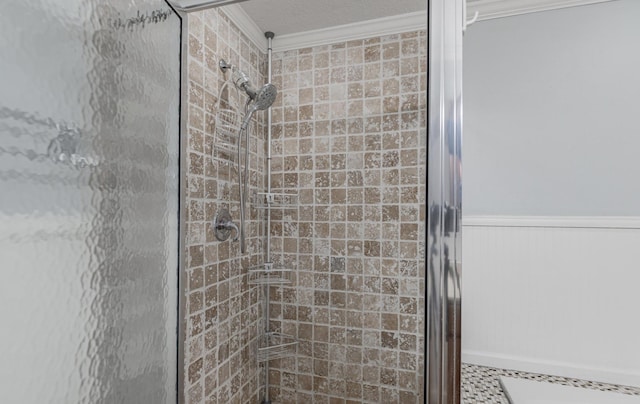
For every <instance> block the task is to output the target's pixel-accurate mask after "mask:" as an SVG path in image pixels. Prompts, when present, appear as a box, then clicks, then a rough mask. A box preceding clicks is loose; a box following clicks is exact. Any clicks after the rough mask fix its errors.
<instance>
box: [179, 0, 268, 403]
mask: <svg viewBox="0 0 640 404" xmlns="http://www.w3.org/2000/svg"><path fill="white" fill-rule="evenodd" d="M188 27H189V43H188V52H189V55H188V66H187V69H188V78H189V85H188V94H189V100H188V102H189V117H188V150H187V156H186V158H188V174H187V181H186V186H187V187H188V198H187V201H186V205H187V206H186V209H187V242H186V244H187V245H186V249H187V251H186V252H185V253H186V254H187V271H188V284H187V285H186V286H185V287H186V288H187V292H186V293H187V302H186V312H187V315H188V319H187V324H186V326H187V330H186V346H185V357H186V358H185V362H186V363H185V391H186V396H187V403H220V404H229V403H238V404H240V403H241V404H246V403H257V402H259V387H260V382H261V380H262V379H261V377H260V370H259V369H260V368H259V367H258V364H257V362H256V354H255V347H256V345H255V343H256V338H257V336H258V330H259V326H260V318H261V314H262V313H261V312H260V308H261V302H260V301H259V296H258V292H259V291H258V290H257V289H256V288H255V287H250V285H248V283H247V274H246V271H245V270H243V269H242V268H246V267H249V266H250V265H256V264H257V263H258V262H259V261H260V260H261V249H262V247H261V245H260V243H261V242H262V238H263V237H261V234H262V233H261V232H262V230H261V229H262V227H261V226H260V223H259V222H258V221H257V220H256V218H255V215H254V217H250V218H249V221H248V223H247V235H248V251H249V253H248V254H245V255H241V254H240V248H239V243H232V242H230V241H226V242H218V241H215V240H214V236H213V233H212V231H211V225H210V221H211V219H212V218H213V216H214V215H215V213H216V212H217V211H218V210H219V209H220V208H227V209H229V210H230V212H231V215H232V217H233V219H234V220H235V221H236V223H238V221H239V217H240V215H239V202H238V201H239V197H238V185H237V184H238V181H237V179H236V175H237V172H236V168H235V165H234V164H229V162H230V161H232V160H233V158H232V157H231V156H229V155H226V156H225V155H218V154H217V150H218V149H216V147H218V146H224V145H225V144H224V142H225V140H224V139H220V138H219V137H218V138H216V136H214V135H216V134H217V133H216V132H214V130H215V126H214V122H215V117H216V112H217V101H218V96H219V94H220V90H221V86H222V84H223V83H224V77H223V76H222V72H221V71H220V70H219V68H218V60H219V58H224V59H226V60H227V61H228V62H230V63H233V64H235V65H238V66H240V68H241V69H242V70H244V71H245V72H246V73H247V74H249V76H250V78H251V80H252V81H253V82H254V83H263V82H264V81H265V79H264V75H263V74H262V72H264V71H265V67H266V65H265V56H264V55H263V54H261V52H260V51H259V50H258V49H257V48H256V47H255V46H254V45H252V43H251V42H250V41H249V40H248V39H247V38H246V37H245V35H243V34H242V33H241V32H240V31H239V30H238V28H237V27H236V26H234V24H233V23H231V22H230V21H229V20H228V18H227V17H226V16H225V15H224V14H223V12H221V11H218V10H208V11H205V12H200V13H191V14H189V16H188ZM227 74H230V73H227ZM222 99H223V101H224V102H227V104H225V103H224V102H223V104H222V106H223V107H224V106H228V105H237V104H238V101H240V103H243V102H244V99H242V98H239V95H238V94H237V93H236V92H235V90H232V91H231V92H227V91H224V92H223V93H222ZM263 115H264V114H256V116H257V117H258V119H261V120H262V121H261V122H258V126H257V130H255V131H254V133H253V134H252V143H251V148H250V150H251V175H250V178H251V182H250V184H251V185H250V189H251V190H255V189H263V188H264V178H265V176H264V165H265V159H264V116H263ZM212 148H214V149H212ZM212 151H213V152H214V154H215V155H216V156H217V157H218V158H216V159H215V160H213V159H212V158H211V156H212Z"/></svg>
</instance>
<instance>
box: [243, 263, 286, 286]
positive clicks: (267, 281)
mask: <svg viewBox="0 0 640 404" xmlns="http://www.w3.org/2000/svg"><path fill="white" fill-rule="evenodd" d="M292 273H293V269H288V268H278V267H275V266H274V265H273V263H270V262H266V263H264V264H262V265H259V266H256V267H251V268H249V284H251V285H289V284H291V274H292Z"/></svg>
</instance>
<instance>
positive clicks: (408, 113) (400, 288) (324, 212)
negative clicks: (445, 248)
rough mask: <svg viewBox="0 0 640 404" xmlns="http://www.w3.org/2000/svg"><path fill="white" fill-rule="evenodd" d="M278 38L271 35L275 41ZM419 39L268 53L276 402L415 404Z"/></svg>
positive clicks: (419, 292)
mask: <svg viewBox="0 0 640 404" xmlns="http://www.w3.org/2000/svg"><path fill="white" fill-rule="evenodd" d="M275 41H277V36H276V39H275ZM425 51H426V34H425V32H410V33H405V34H401V35H389V36H382V37H375V38H370V39H366V40H357V41H350V42H346V43H336V44H333V45H325V46H317V47H313V48H305V49H299V50H295V51H286V52H279V53H275V54H274V66H273V71H274V78H273V82H274V84H276V86H278V88H280V89H281V95H280V97H279V99H278V100H277V102H276V104H275V105H274V107H273V136H274V141H273V152H274V158H273V175H272V182H273V186H274V192H296V193H297V194H298V197H299V201H298V204H297V205H296V206H295V208H293V209H284V210H276V211H274V216H273V217H274V223H273V225H272V227H271V234H272V240H273V244H272V251H273V253H274V257H273V259H274V261H275V262H276V263H277V264H282V265H283V266H284V267H291V268H294V269H295V271H294V276H293V284H292V285H291V286H285V287H281V288H273V293H272V304H271V306H270V310H271V316H272V321H271V324H270V327H271V329H272V330H273V331H281V332H284V333H286V334H289V335H294V336H296V337H297V338H298V339H299V341H300V343H299V347H298V354H297V356H295V357H292V358H287V359H281V360H278V361H272V370H271V372H270V378H271V390H270V391H271V394H272V397H273V399H274V400H277V401H278V402H281V403H302V402H313V403H385V404H390V403H402V404H409V403H422V396H421V394H422V384H423V380H422V369H423V361H424V358H423V338H424V335H423V327H424V324H423V319H424V300H423V295H424V279H425V277H424V267H423V262H424V261H423V256H424V245H423V243H422V240H423V239H424V226H423V223H424V207H425V201H424V197H425V195H426V191H425V175H424V174H425V173H424V167H425V163H424V162H425V158H426V157H425V138H426V135H425V133H426V130H425V111H426V108H425V104H426V95H425V94H426V90H425V89H426V83H425V80H426V71H425V69H426V56H425Z"/></svg>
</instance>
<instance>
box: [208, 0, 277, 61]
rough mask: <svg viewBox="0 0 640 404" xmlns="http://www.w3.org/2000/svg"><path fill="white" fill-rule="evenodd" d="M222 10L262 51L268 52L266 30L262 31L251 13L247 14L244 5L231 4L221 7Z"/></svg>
mask: <svg viewBox="0 0 640 404" xmlns="http://www.w3.org/2000/svg"><path fill="white" fill-rule="evenodd" d="M220 10H222V11H223V12H224V13H225V14H226V15H227V17H229V19H230V20H231V21H233V23H234V24H236V25H237V26H238V28H239V29H240V31H241V32H242V33H244V34H245V35H246V36H247V38H249V40H250V41H251V42H253V44H254V45H255V46H257V47H258V49H260V51H261V52H263V53H267V39H266V38H265V36H264V32H262V30H261V29H260V27H258V24H256V22H255V21H253V19H252V18H251V17H249V14H247V13H246V12H245V11H244V9H243V8H242V7H240V6H239V5H238V4H229V5H226V6H224V7H220Z"/></svg>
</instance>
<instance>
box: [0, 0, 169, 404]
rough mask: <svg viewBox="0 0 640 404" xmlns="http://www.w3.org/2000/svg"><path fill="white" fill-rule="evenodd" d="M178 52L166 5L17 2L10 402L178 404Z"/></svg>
mask: <svg viewBox="0 0 640 404" xmlns="http://www.w3.org/2000/svg"><path fill="white" fill-rule="evenodd" d="M179 51H180V20H179V18H178V16H177V15H175V14H174V13H173V12H172V11H171V9H170V8H169V7H168V6H167V5H166V4H165V3H164V1H161V0H137V1H131V0H110V1H109V2H105V1H102V0H69V1H64V2H60V1H53V0H30V1H9V2H4V3H3V5H2V7H1V9H0V268H1V271H2V282H0V303H1V304H0V320H1V321H2V331H1V332H0V355H1V358H2V361H1V362H0V386H2V388H1V391H2V396H3V398H2V401H3V402H10V403H24V404H27V403H154V404H155V403H169V402H175V400H176V387H177V386H176V380H177V377H176V369H177V363H176V360H177V359H176V357H177V334H176V331H177V267H178V151H179V142H178V132H179V77H180V76H179V70H180V60H179Z"/></svg>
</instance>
